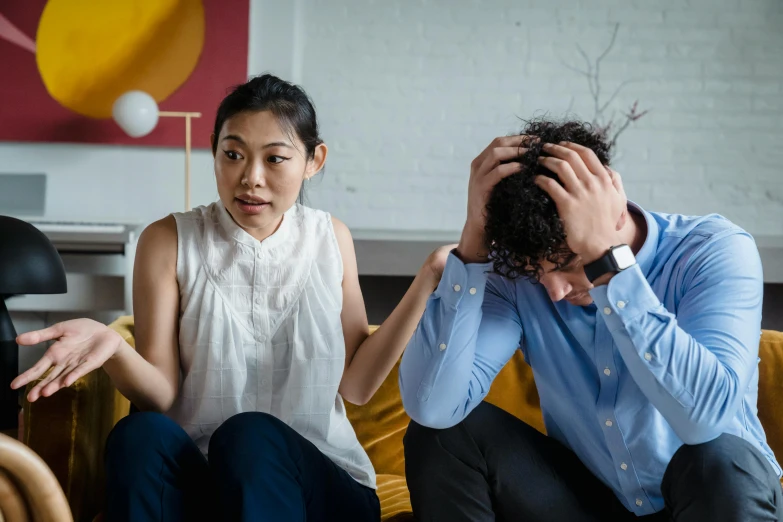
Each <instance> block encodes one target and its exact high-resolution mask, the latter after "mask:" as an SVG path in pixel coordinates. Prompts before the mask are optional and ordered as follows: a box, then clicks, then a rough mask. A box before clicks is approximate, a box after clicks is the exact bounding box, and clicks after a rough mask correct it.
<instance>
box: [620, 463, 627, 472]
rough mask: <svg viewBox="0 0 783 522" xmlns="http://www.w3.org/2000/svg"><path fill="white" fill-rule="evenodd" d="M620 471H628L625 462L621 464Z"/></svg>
mask: <svg viewBox="0 0 783 522" xmlns="http://www.w3.org/2000/svg"><path fill="white" fill-rule="evenodd" d="M620 469H621V470H623V471H625V470H626V469H628V464H626V463H625V462H623V463H622V464H620Z"/></svg>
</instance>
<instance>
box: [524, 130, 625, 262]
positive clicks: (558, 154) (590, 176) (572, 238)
mask: <svg viewBox="0 0 783 522" xmlns="http://www.w3.org/2000/svg"><path fill="white" fill-rule="evenodd" d="M543 150H544V151H545V152H546V153H547V154H550V155H551V157H545V156H542V157H540V158H539V159H538V161H539V163H541V164H542V165H543V166H544V167H546V168H547V169H549V170H551V171H552V172H554V173H555V174H557V176H558V177H559V178H560V181H562V182H563V186H561V185H560V184H559V183H558V182H557V181H556V180H555V179H552V178H548V177H546V176H538V177H536V179H535V183H536V185H538V186H539V187H541V189H543V190H544V191H545V192H546V193H547V194H549V195H550V196H551V198H552V199H553V200H554V202H555V204H556V205H557V212H558V214H559V215H560V219H561V220H562V221H563V226H564V227H565V231H566V242H567V243H568V248H570V249H571V251H572V252H574V253H575V254H579V255H580V256H581V257H582V260H583V262H584V263H591V262H593V261H595V260H596V259H598V258H600V257H601V256H603V255H604V254H605V253H606V252H607V250H609V248H610V247H613V246H615V245H618V244H620V243H621V240H620V239H619V234H618V230H619V226H618V225H619V223H620V216H621V215H622V214H623V211H624V210H625V206H626V204H627V199H626V197H625V192H624V191H623V186H622V182H621V180H620V175H619V174H617V173H616V172H614V171H613V170H611V169H609V168H608V167H606V166H605V165H603V164H601V162H600V161H599V160H598V157H597V156H596V155H595V153H594V152H593V151H592V150H590V149H589V148H587V147H583V146H581V145H576V144H574V143H567V142H562V143H560V144H559V145H555V144H551V143H548V144H546V145H544V146H543Z"/></svg>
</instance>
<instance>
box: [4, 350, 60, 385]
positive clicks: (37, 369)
mask: <svg viewBox="0 0 783 522" xmlns="http://www.w3.org/2000/svg"><path fill="white" fill-rule="evenodd" d="M51 366H52V360H51V359H50V358H49V356H48V355H46V354H44V356H43V357H41V358H40V359H39V360H38V362H37V363H35V364H34V365H33V366H32V367H30V368H29V369H28V370H27V371H26V372H23V373H22V374H21V375H19V376H17V377H16V379H14V380H13V381H11V388H12V389H14V390H18V389H19V388H21V387H22V386H27V384H28V383H31V382H33V381H34V380H36V379H37V378H38V377H40V376H41V375H43V374H44V373H46V370H48V369H49V368H50V367H51Z"/></svg>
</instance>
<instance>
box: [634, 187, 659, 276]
mask: <svg viewBox="0 0 783 522" xmlns="http://www.w3.org/2000/svg"><path fill="white" fill-rule="evenodd" d="M628 210H630V211H631V212H636V213H637V214H641V215H642V216H644V221H645V222H646V223H647V237H646V238H645V240H644V244H643V245H642V248H641V249H640V250H639V252H638V253H637V254H636V262H637V263H638V264H639V268H641V269H642V273H643V274H644V276H645V277H647V276H648V275H649V273H650V270H651V269H652V265H653V262H654V261H655V256H656V255H657V253H658V235H659V233H660V228H659V227H658V222H657V221H655V218H654V217H653V216H652V214H650V213H649V212H647V211H646V210H644V209H643V208H642V207H640V206H639V205H637V204H636V203H634V202H633V201H630V200H628Z"/></svg>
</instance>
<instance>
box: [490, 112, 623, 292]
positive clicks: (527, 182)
mask: <svg viewBox="0 0 783 522" xmlns="http://www.w3.org/2000/svg"><path fill="white" fill-rule="evenodd" d="M520 134H524V135H528V136H537V137H538V138H539V139H538V141H533V142H530V143H527V144H525V145H524V146H525V147H528V148H529V150H528V151H527V152H525V153H524V154H522V155H521V156H520V157H519V158H516V159H514V160H512V161H516V162H519V163H521V164H522V169H521V171H520V172H519V173H517V174H513V175H511V176H509V177H507V178H505V179H503V180H502V181H500V182H499V183H498V184H497V185H496V186H495V188H494V189H493V190H492V193H491V194H490V197H489V201H488V203H487V209H486V218H487V219H486V226H485V234H486V240H487V243H488V244H489V251H490V259H491V260H492V265H493V269H494V270H495V272H497V273H499V274H501V275H503V276H505V277H508V278H510V279H516V278H518V277H526V278H529V279H532V280H534V281H538V279H539V277H540V276H541V273H542V269H541V261H542V260H546V261H549V262H550V263H553V264H554V265H555V266H557V267H562V266H564V265H567V264H568V263H569V262H570V261H571V260H572V259H573V258H574V254H573V253H572V252H571V251H570V249H569V248H568V246H567V244H566V233H565V229H564V228H563V222H562V221H561V220H560V216H559V215H558V213H557V207H556V206H555V202H554V201H552V198H551V197H549V195H548V194H547V193H546V192H544V191H543V190H542V189H540V188H539V187H538V185H536V184H535V183H534V182H533V180H534V179H535V177H536V176H539V175H542V176H547V177H550V178H553V179H555V180H557V181H558V182H559V181H560V180H559V179H558V177H557V175H556V174H554V173H552V172H551V171H549V170H548V169H546V168H545V167H543V166H541V165H540V164H539V163H538V158H539V156H542V155H544V156H546V155H547V154H546V153H545V152H544V151H543V150H542V146H543V145H544V144H545V143H559V142H561V141H569V142H571V143H576V144H578V145H583V146H585V147H587V148H589V149H592V150H593V152H595V154H596V156H598V159H599V160H600V161H601V163H603V164H604V165H609V159H610V153H611V150H610V149H611V144H610V143H609V142H608V140H607V139H606V138H605V136H604V135H603V134H601V133H600V132H598V131H597V130H595V129H594V128H593V127H592V125H590V124H589V123H583V122H576V121H566V122H553V121H547V120H541V119H539V120H532V121H529V122H526V124H525V127H524V129H522V132H521V133H520Z"/></svg>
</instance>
